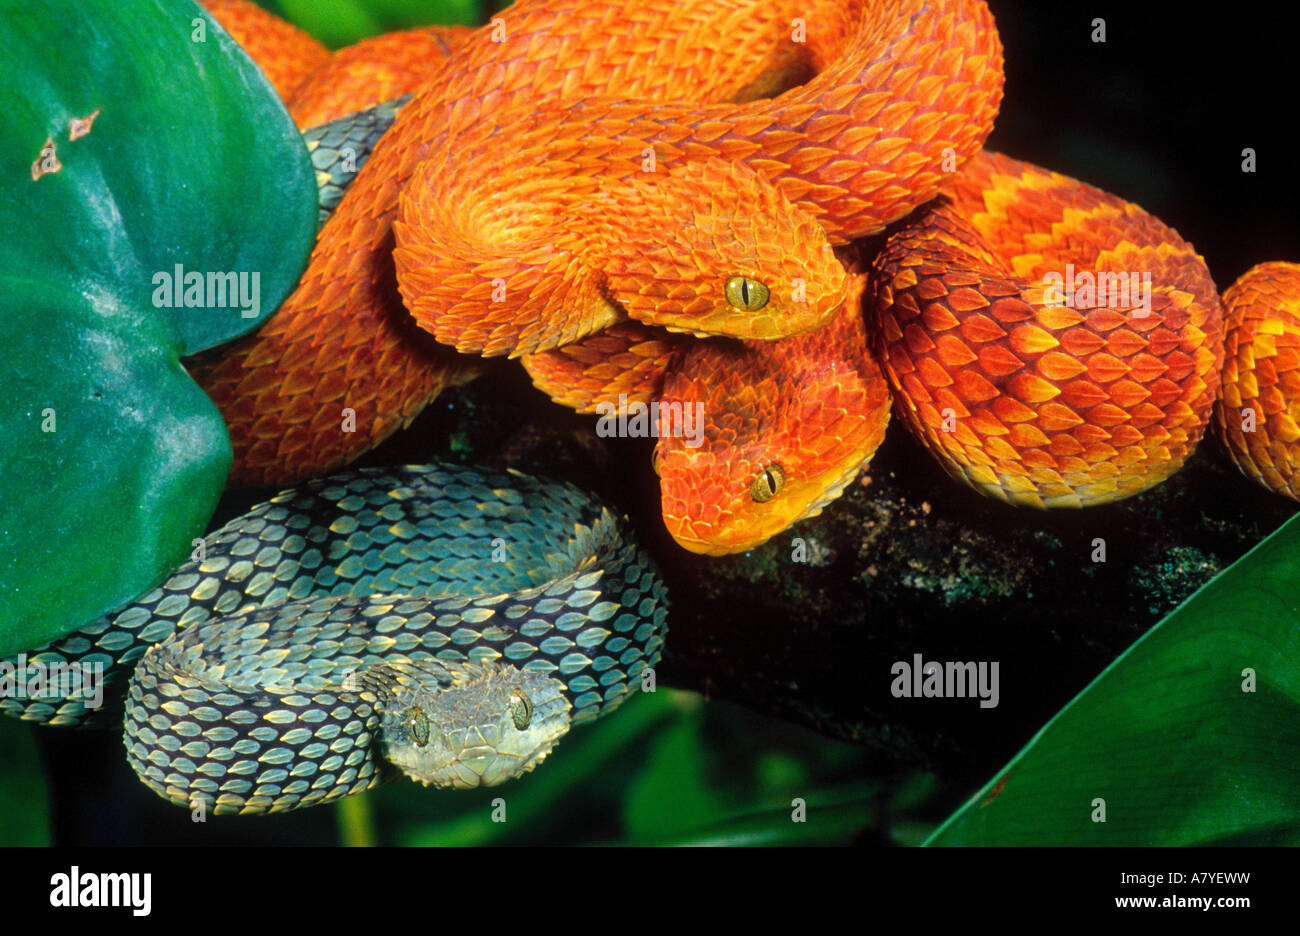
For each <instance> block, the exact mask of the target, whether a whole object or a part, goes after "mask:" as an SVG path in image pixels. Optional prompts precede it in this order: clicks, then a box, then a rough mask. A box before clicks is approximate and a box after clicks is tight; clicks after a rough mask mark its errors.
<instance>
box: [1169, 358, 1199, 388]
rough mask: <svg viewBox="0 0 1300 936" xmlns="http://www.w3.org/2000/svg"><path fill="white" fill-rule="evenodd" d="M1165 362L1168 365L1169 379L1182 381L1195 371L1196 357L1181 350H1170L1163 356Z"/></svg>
mask: <svg viewBox="0 0 1300 936" xmlns="http://www.w3.org/2000/svg"><path fill="white" fill-rule="evenodd" d="M1165 364H1167V365H1168V367H1169V371H1168V375H1169V379H1170V380H1177V381H1182V380H1183V379H1185V378H1186V377H1187V376H1189V375H1190V374H1194V373H1195V372H1196V359H1195V358H1193V357H1191V356H1190V355H1187V354H1184V353H1183V352H1182V351H1171V352H1170V353H1169V354H1168V355H1167V356H1166V357H1165Z"/></svg>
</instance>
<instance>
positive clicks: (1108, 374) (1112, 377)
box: [1088, 352, 1129, 384]
mask: <svg viewBox="0 0 1300 936" xmlns="http://www.w3.org/2000/svg"><path fill="white" fill-rule="evenodd" d="M1128 371H1129V369H1128V365H1127V364H1125V363H1124V362H1123V361H1121V360H1120V359H1119V358H1117V357H1115V356H1114V355H1112V354H1106V353H1105V352H1099V353H1097V354H1094V355H1092V356H1091V357H1089V358H1088V377H1089V378H1091V379H1092V380H1093V381H1095V382H1096V383H1102V384H1104V383H1111V382H1112V381H1116V380H1119V379H1120V378H1121V377H1125V376H1127V375H1128Z"/></svg>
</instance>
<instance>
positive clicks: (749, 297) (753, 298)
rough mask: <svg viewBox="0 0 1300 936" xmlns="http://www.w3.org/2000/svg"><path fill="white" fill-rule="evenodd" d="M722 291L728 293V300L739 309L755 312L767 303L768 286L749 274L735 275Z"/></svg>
mask: <svg viewBox="0 0 1300 936" xmlns="http://www.w3.org/2000/svg"><path fill="white" fill-rule="evenodd" d="M722 291H723V292H724V293H726V296H727V301H728V302H730V303H731V304H732V305H733V306H735V307H736V308H737V309H744V310H745V311H747V312H753V311H754V310H756V309H761V308H763V306H765V305H767V299H768V291H767V287H766V286H764V285H763V284H762V283H760V282H759V281H758V280H752V279H750V278H749V277H748V276H733V277H732V278H731V279H729V280H727V284H726V286H724V287H723V290H722Z"/></svg>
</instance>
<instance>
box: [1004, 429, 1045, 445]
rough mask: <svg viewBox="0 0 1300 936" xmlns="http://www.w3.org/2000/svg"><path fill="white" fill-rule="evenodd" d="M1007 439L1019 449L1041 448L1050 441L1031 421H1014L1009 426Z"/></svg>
mask: <svg viewBox="0 0 1300 936" xmlns="http://www.w3.org/2000/svg"><path fill="white" fill-rule="evenodd" d="M1007 440H1008V441H1009V442H1010V443H1011V444H1012V445H1014V446H1016V447H1017V448H1020V449H1036V448H1041V447H1043V446H1045V445H1048V444H1050V442H1051V440H1050V439H1048V438H1047V436H1045V435H1043V433H1042V432H1041V431H1040V430H1039V429H1037V428H1036V427H1035V426H1034V425H1033V424H1032V423H1016V424H1015V425H1014V426H1012V427H1011V431H1010V433H1009V434H1008V436H1007Z"/></svg>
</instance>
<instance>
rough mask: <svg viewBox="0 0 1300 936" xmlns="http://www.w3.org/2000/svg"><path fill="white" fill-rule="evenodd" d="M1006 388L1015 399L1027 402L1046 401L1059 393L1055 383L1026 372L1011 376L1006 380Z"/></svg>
mask: <svg viewBox="0 0 1300 936" xmlns="http://www.w3.org/2000/svg"><path fill="white" fill-rule="evenodd" d="M1006 389H1007V392H1008V393H1010V394H1011V395H1012V396H1014V397H1015V398H1016V399H1018V400H1020V401H1021V402H1023V403H1027V404H1036V403H1046V402H1047V401H1048V400H1051V399H1053V398H1054V397H1057V396H1059V395H1060V394H1061V390H1060V388H1059V387H1057V386H1056V385H1055V384H1052V383H1049V382H1047V381H1046V380H1043V379H1042V378H1041V377H1036V376H1034V375H1033V374H1027V373H1020V374H1016V375H1015V376H1014V377H1012V378H1011V379H1010V380H1009V381H1007V384H1006Z"/></svg>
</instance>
